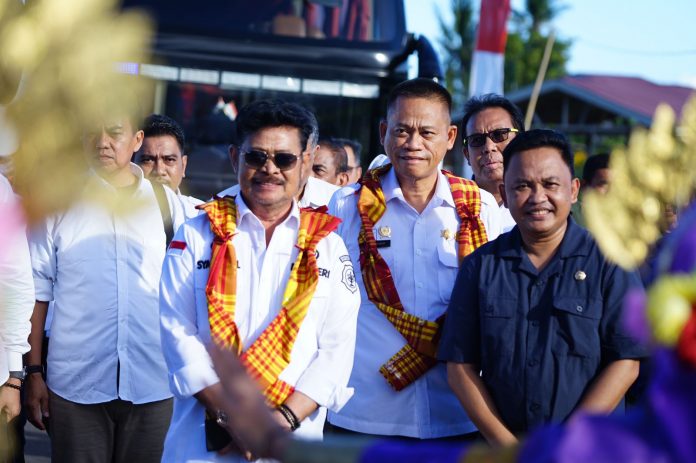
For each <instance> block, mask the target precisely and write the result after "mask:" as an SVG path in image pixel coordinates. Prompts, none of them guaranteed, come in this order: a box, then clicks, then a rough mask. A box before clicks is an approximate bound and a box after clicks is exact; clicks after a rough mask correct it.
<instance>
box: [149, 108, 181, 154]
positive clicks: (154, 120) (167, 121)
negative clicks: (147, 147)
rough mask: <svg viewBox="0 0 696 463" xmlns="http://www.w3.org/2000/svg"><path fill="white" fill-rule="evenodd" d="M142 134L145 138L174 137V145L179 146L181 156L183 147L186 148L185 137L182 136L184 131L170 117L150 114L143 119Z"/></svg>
mask: <svg viewBox="0 0 696 463" xmlns="http://www.w3.org/2000/svg"><path fill="white" fill-rule="evenodd" d="M143 132H144V133H145V137H146V138H147V137H161V136H166V135H169V136H170V137H174V139H175V140H176V143H177V144H178V145H179V149H180V150H181V154H184V147H185V146H186V137H185V136H184V129H182V128H181V126H180V125H179V124H178V123H177V122H176V121H175V120H174V119H172V118H171V117H168V116H164V115H162V114H150V115H149V116H147V117H146V118H145V124H144V125H143Z"/></svg>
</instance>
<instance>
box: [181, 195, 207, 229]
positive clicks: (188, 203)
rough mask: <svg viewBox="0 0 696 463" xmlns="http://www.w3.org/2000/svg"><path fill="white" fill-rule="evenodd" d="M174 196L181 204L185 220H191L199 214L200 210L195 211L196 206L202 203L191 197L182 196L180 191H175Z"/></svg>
mask: <svg viewBox="0 0 696 463" xmlns="http://www.w3.org/2000/svg"><path fill="white" fill-rule="evenodd" d="M176 195H177V196H178V197H179V200H181V204H182V205H183V206H184V215H185V216H186V220H188V219H192V218H194V217H196V216H197V215H198V214H200V213H201V211H200V210H198V209H196V206H198V205H199V204H203V201H201V200H200V199H198V198H195V197H193V196H186V195H182V194H181V191H177V192H176ZM174 231H176V230H174Z"/></svg>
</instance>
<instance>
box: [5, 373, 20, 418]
mask: <svg viewBox="0 0 696 463" xmlns="http://www.w3.org/2000/svg"><path fill="white" fill-rule="evenodd" d="M7 382H8V383H9V384H13V385H15V386H21V385H22V382H21V381H20V380H18V379H15V378H10V379H8V380H7ZM20 409H21V404H20V403H19V391H18V390H17V389H15V388H13V387H7V386H2V387H0V412H2V413H4V414H5V416H6V417H7V421H10V420H11V419H12V418H14V417H15V416H17V415H19V411H20Z"/></svg>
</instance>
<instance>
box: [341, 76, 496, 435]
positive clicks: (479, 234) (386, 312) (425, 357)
mask: <svg viewBox="0 0 696 463" xmlns="http://www.w3.org/2000/svg"><path fill="white" fill-rule="evenodd" d="M451 104H452V99H451V96H450V94H449V92H448V91H447V90H446V89H445V88H444V87H442V86H441V85H439V84H438V83H436V82H434V81H432V80H429V79H414V80H409V81H406V82H402V83H401V84H399V85H397V86H396V87H395V88H394V90H393V91H392V93H391V94H390V95H389V98H388V101H387V116H386V119H385V120H383V121H382V122H381V123H380V126H379V130H380V136H381V141H382V145H383V146H384V150H385V152H386V154H387V157H388V162H387V163H385V164H383V165H380V167H377V168H375V169H372V170H369V171H368V172H367V173H366V174H365V175H363V177H362V179H361V180H360V183H359V184H358V185H351V186H348V187H345V188H343V189H341V190H340V191H339V192H338V193H336V194H335V195H334V197H333V198H332V199H331V203H330V205H329V210H330V211H332V212H335V214H336V215H337V216H338V217H340V218H341V219H342V220H343V222H342V223H341V225H340V226H339V228H338V233H339V234H340V235H341V236H342V237H343V239H344V240H345V242H346V245H347V246H348V251H349V254H350V256H351V258H352V259H353V262H356V263H357V262H360V267H361V269H360V270H361V271H360V272H357V274H356V276H357V280H358V286H359V287H360V289H361V292H362V301H363V303H362V306H361V308H360V317H359V320H358V343H357V346H356V349H355V362H354V368H353V372H352V373H351V380H350V382H349V385H350V386H351V387H354V388H355V396H354V397H353V398H352V399H351V400H350V402H348V404H347V405H346V406H345V407H344V409H343V410H341V411H340V412H339V413H337V414H336V413H330V415H329V422H330V423H331V424H332V425H333V426H334V427H336V428H340V429H337V430H336V432H357V433H362V434H372V435H383V436H384V435H391V436H405V437H411V438H418V439H437V438H443V437H453V438H462V439H464V438H466V437H464V436H465V435H467V434H471V433H474V432H475V431H476V428H475V426H474V425H473V424H472V422H471V421H470V420H469V419H468V418H467V416H466V414H465V413H464V411H463V410H462V408H461V406H460V405H459V403H458V402H457V399H456V397H455V396H454V394H453V393H452V391H451V390H450V389H449V387H448V385H447V377H446V376H447V375H446V371H445V366H444V365H443V364H442V363H440V364H437V362H435V359H434V352H435V346H436V345H437V339H438V337H439V334H438V333H439V331H440V326H441V323H442V320H443V318H444V313H445V310H446V308H447V303H448V301H449V298H450V294H451V292H452V287H453V285H454V279H455V277H456V274H457V268H458V266H459V259H460V258H462V257H463V256H464V255H466V254H468V253H470V252H472V251H473V249H475V248H476V247H477V246H480V245H481V244H483V243H485V242H486V240H492V239H495V238H496V236H497V235H498V232H499V227H500V224H499V218H498V214H499V212H498V207H497V204H496V203H495V199H494V198H493V197H492V196H491V195H490V193H487V192H486V191H483V190H481V189H480V188H479V187H478V186H477V185H476V184H475V183H474V182H472V181H470V180H465V179H462V178H460V177H456V176H454V175H452V174H450V173H448V172H443V171H440V170H439V168H438V166H439V164H440V162H441V161H442V159H443V158H444V156H445V154H446V153H447V151H448V150H449V149H451V148H452V146H453V145H454V141H455V139H456V136H457V126H456V125H454V124H452V121H451V117H450V110H451ZM485 197H487V198H488V199H487V200H484V198H485ZM486 204H492V205H493V206H492V207H489V206H486ZM455 436H456V437H455ZM470 437H471V436H470Z"/></svg>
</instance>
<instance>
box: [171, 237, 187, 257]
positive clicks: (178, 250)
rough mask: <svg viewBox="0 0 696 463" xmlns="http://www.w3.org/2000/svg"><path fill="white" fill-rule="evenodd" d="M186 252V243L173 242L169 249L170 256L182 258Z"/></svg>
mask: <svg viewBox="0 0 696 463" xmlns="http://www.w3.org/2000/svg"><path fill="white" fill-rule="evenodd" d="M185 250H186V241H172V242H171V243H169V248H167V254H168V255H170V256H180V255H181V254H182V253H183V252H184V251H185Z"/></svg>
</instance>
